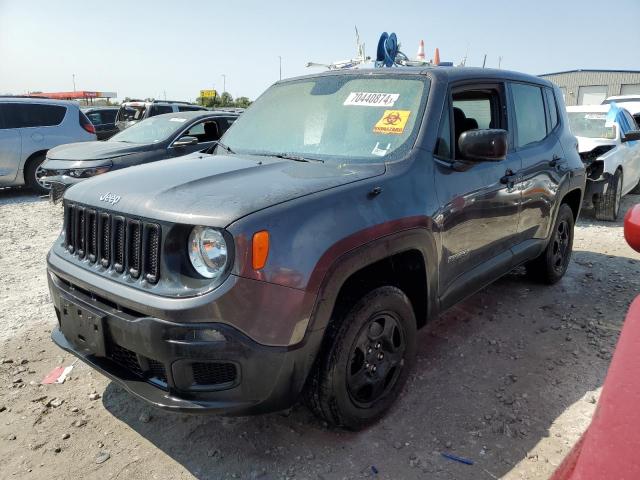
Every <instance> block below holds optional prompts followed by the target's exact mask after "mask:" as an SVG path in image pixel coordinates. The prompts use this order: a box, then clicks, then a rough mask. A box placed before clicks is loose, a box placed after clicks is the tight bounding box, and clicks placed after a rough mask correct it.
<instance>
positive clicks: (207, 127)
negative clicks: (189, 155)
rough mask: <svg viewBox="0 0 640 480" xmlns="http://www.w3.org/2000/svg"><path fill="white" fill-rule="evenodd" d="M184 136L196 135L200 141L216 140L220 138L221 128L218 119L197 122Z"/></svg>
mask: <svg viewBox="0 0 640 480" xmlns="http://www.w3.org/2000/svg"><path fill="white" fill-rule="evenodd" d="M182 136H189V137H196V138H197V139H198V143H204V142H215V141H216V140H220V128H219V125H218V122H217V121H215V120H211V119H209V120H205V121H203V122H199V123H196V124H195V125H193V126H192V127H191V128H190V129H189V130H188V131H186V132H185V133H184V134H183V135H182Z"/></svg>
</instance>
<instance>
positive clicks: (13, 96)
mask: <svg viewBox="0 0 640 480" xmlns="http://www.w3.org/2000/svg"><path fill="white" fill-rule="evenodd" d="M0 98H44V99H45V100H61V99H60V98H53V97H43V96H41V95H0Z"/></svg>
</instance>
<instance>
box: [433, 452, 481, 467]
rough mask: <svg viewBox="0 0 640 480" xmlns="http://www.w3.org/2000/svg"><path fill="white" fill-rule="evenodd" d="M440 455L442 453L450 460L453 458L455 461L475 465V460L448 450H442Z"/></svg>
mask: <svg viewBox="0 0 640 480" xmlns="http://www.w3.org/2000/svg"><path fill="white" fill-rule="evenodd" d="M440 455H442V456H443V457H444V458H448V459H449V460H453V461H454V462H460V463H464V464H465V465H473V460H469V459H468V458H462V457H458V456H456V455H452V454H450V453H446V452H441V453H440Z"/></svg>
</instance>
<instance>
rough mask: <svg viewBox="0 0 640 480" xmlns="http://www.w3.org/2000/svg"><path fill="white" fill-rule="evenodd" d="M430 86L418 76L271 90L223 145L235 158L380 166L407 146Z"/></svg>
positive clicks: (324, 81)
mask: <svg viewBox="0 0 640 480" xmlns="http://www.w3.org/2000/svg"><path fill="white" fill-rule="evenodd" d="M428 85H429V84H428V80H427V79H426V78H423V77H418V76H417V75H416V76H412V77H408V76H405V75H402V76H400V75H398V76H396V77H390V76H385V77H380V78H376V77H375V76H372V75H368V76H366V77H365V76H362V77H361V76H355V75H343V76H338V75H335V76H333V75H332V76H326V77H319V78H313V79H304V80H300V81H293V82H287V83H283V84H278V85H274V86H272V87H271V88H270V89H269V90H267V91H266V92H265V93H264V94H263V95H262V96H261V97H260V98H259V99H258V100H256V102H255V103H254V104H253V105H252V106H251V108H250V109H248V110H247V111H246V112H245V113H244V114H242V115H241V116H240V117H239V118H238V120H236V122H235V123H234V125H233V127H231V128H230V129H229V131H228V132H227V133H226V134H225V136H224V138H223V140H222V141H223V142H224V144H225V145H228V146H229V147H230V148H231V149H232V150H233V151H234V152H237V153H245V154H265V155H269V154H282V153H286V154H291V155H298V156H301V157H305V158H310V159H320V160H327V161H336V162H339V163H348V162H359V161H360V162H366V161H380V159H381V157H389V156H391V155H392V154H395V155H394V156H397V155H400V154H401V153H402V152H404V151H406V150H408V149H409V148H411V146H412V145H413V140H415V135H416V133H417V125H419V122H418V120H419V119H420V118H421V116H422V111H423V109H424V105H425V103H426V97H427V94H428Z"/></svg>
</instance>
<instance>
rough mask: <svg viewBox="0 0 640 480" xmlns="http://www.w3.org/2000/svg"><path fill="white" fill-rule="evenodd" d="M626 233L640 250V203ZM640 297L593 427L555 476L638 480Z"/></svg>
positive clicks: (622, 335)
mask: <svg viewBox="0 0 640 480" xmlns="http://www.w3.org/2000/svg"><path fill="white" fill-rule="evenodd" d="M624 236H625V239H626V240H627V243H628V244H629V245H630V246H631V248H633V249H634V250H636V251H638V252H640V205H636V206H635V207H633V208H632V209H630V210H629V211H628V212H627V214H626V216H625V218H624ZM639 406H640V296H638V297H636V299H635V300H634V301H633V303H632V304H631V306H630V307H629V311H628V312H627V317H626V319H625V322H624V328H623V329H622V332H621V333H620V339H619V340H618V345H617V347H616V351H615V353H614V355H613V359H612V360H611V366H610V367H609V372H608V373H607V378H606V380H605V382H604V387H603V388H602V394H601V395H600V401H599V402H598V408H597V409H596V413H595V415H594V416H593V420H592V421H591V425H590V426H589V428H588V429H587V431H586V432H585V433H584V435H582V438H581V439H580V441H579V442H578V443H577V444H576V445H575V447H573V449H572V450H571V452H569V455H567V457H566V458H565V459H564V461H563V462H562V464H561V465H560V466H559V467H558V469H557V470H556V472H555V473H554V474H553V476H552V477H551V480H600V479H606V480H627V479H628V480H632V479H639V478H640V408H639Z"/></svg>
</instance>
